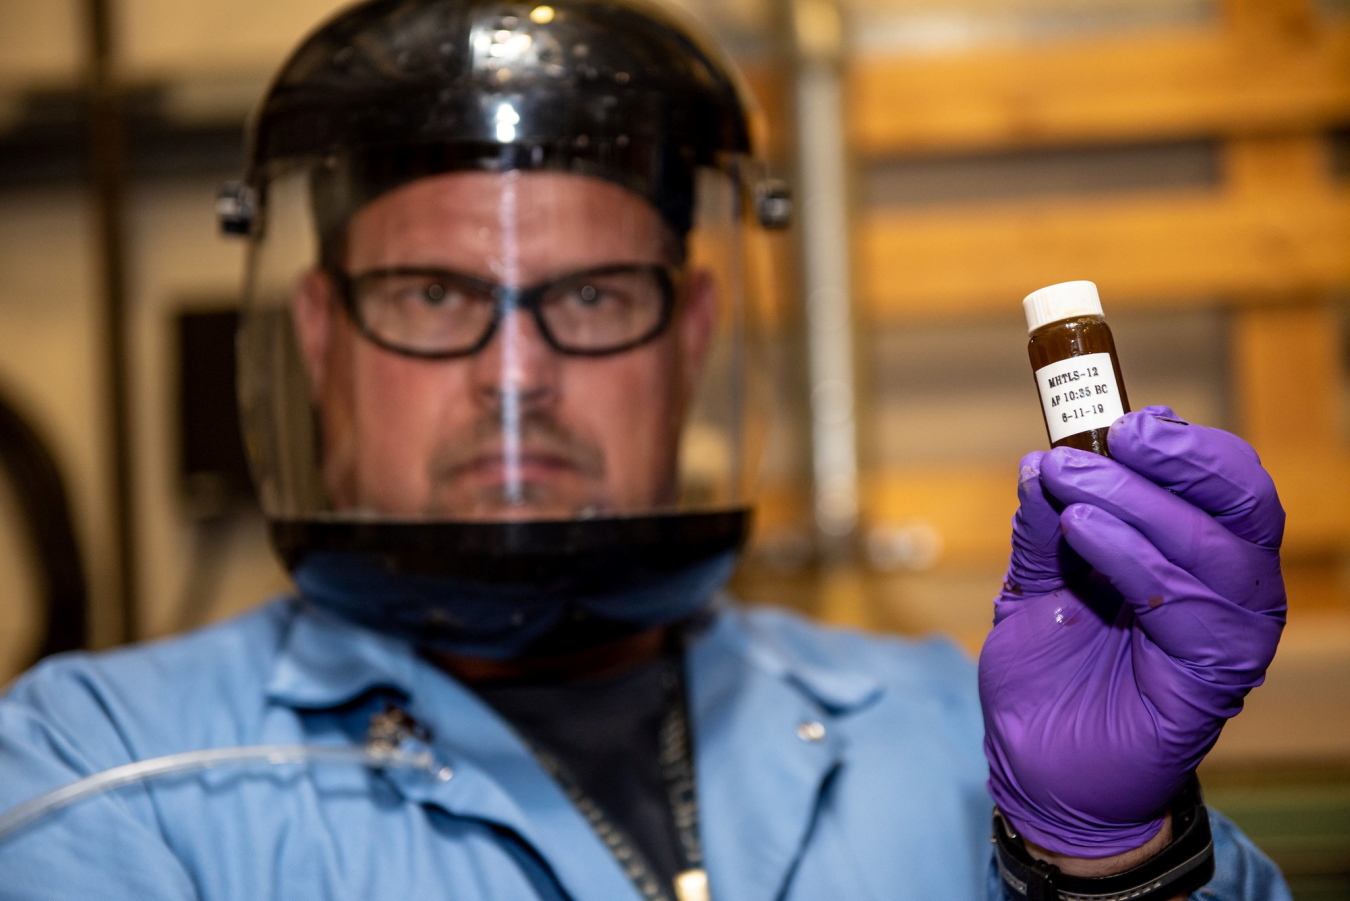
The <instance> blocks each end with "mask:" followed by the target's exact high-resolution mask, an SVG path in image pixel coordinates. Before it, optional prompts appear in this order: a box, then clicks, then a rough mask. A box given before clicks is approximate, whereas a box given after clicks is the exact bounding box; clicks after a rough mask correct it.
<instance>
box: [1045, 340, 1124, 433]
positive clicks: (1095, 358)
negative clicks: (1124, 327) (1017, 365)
mask: <svg viewBox="0 0 1350 901" xmlns="http://www.w3.org/2000/svg"><path fill="white" fill-rule="evenodd" d="M1036 388H1037V389H1039V391H1040V392H1041V406H1042V407H1043V408H1044V409H1045V422H1046V424H1047V425H1048V426H1049V427H1050V443H1051V444H1054V443H1055V442H1056V441H1058V440H1060V439H1061V438H1067V437H1069V436H1070V435H1077V434H1078V433H1079V432H1087V431H1091V430H1092V429H1104V428H1107V427H1108V426H1110V425H1111V423H1113V422H1115V421H1116V420H1117V419H1119V418H1120V417H1121V416H1124V415H1125V406H1124V405H1123V404H1122V403H1121V402H1120V387H1119V386H1118V385H1116V371H1115V369H1113V368H1112V367H1111V355H1110V354H1084V355H1083V356H1081V357H1069V358H1068V359H1067V360H1060V361H1059V362H1058V363H1051V364H1050V365H1049V366H1042V367H1041V368H1040V369H1037V370H1036Z"/></svg>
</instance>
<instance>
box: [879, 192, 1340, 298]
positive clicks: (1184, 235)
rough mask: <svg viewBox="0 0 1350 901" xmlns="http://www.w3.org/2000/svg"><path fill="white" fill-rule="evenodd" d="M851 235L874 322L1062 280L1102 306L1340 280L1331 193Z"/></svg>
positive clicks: (1000, 217) (1235, 197) (1013, 207)
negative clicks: (1096, 288)
mask: <svg viewBox="0 0 1350 901" xmlns="http://www.w3.org/2000/svg"><path fill="white" fill-rule="evenodd" d="M857 234H858V266H859V280H858V283H859V296H860V299H861V301H862V305H863V308H864V309H865V310H866V311H867V313H868V314H869V315H871V316H873V317H876V318H879V319H890V320H912V319H932V318H943V317H951V316H960V315H985V314H989V313H1005V314H1009V315H1011V314H1012V313H1015V312H1016V311H1017V310H1018V306H1017V303H1018V301H1020V300H1021V298H1022V297H1023V296H1024V295H1025V294H1026V293H1027V292H1028V291H1030V290H1034V289H1035V288H1038V287H1040V286H1042V285H1046V284H1050V283H1052V282H1056V281H1064V280H1067V279H1074V278H1090V279H1092V280H1093V281H1096V282H1097V283H1098V284H1099V285H1100V287H1101V289H1102V293H1103V295H1104V296H1105V297H1109V298H1110V303H1111V306H1112V308H1113V309H1120V308H1121V305H1122V304H1129V305H1150V304H1153V305H1158V304H1163V303H1169V304H1176V303H1195V302H1212V301H1211V300H1209V299H1210V298H1215V297H1220V296H1224V295H1228V296H1232V297H1238V296H1242V295H1252V294H1271V293H1283V292H1289V291H1291V290H1297V291H1307V290H1319V289H1328V288H1334V287H1337V286H1343V285H1345V284H1347V283H1350V253H1348V252H1347V250H1346V249H1347V248H1350V191H1346V190H1344V189H1341V190H1337V191H1328V192H1324V193H1317V194H1304V193H1303V192H1298V193H1297V194H1293V195H1291V196H1282V195H1280V194H1279V193H1272V194H1270V195H1262V196H1255V195H1246V194H1237V193H1224V192H1193V193H1192V192H1172V193H1165V194H1152V195H1148V196H1137V195H1136V196H1129V197H1124V198H1119V199H1096V200H1055V201H1038V202H1030V203H1016V204H998V205H990V206H980V207H964V208H959V209H957V208H944V209H938V210H932V211H903V212H900V211H885V212H874V213H871V214H868V215H866V216H864V217H863V218H862V221H861V223H860V227H859V229H858V233H857Z"/></svg>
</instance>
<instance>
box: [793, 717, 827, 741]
mask: <svg viewBox="0 0 1350 901" xmlns="http://www.w3.org/2000/svg"><path fill="white" fill-rule="evenodd" d="M797 737H798V738H800V739H801V740H802V741H820V740H821V739H822V738H824V737H825V725H824V724H823V723H818V722H816V721H815V720H807V721H806V722H804V723H802V724H801V725H800V726H798V727H797Z"/></svg>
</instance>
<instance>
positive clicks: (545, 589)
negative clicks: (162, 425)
mask: <svg viewBox="0 0 1350 901" xmlns="http://www.w3.org/2000/svg"><path fill="white" fill-rule="evenodd" d="M746 98H747V95H746V93H745V92H744V90H743V89H742V87H741V84H740V80H739V78H738V76H737V75H736V74H735V70H734V68H733V67H732V66H731V65H730V64H729V63H728V62H727V61H726V60H725V59H724V58H723V57H722V56H721V55H720V54H719V53H718V51H717V50H716V49H715V48H714V47H713V45H712V44H711V43H709V42H708V41H706V40H704V39H703V38H701V37H699V36H697V34H696V32H695V30H694V29H692V28H691V27H690V26H689V25H688V24H686V23H684V22H681V21H678V20H677V18H676V16H675V15H674V14H673V13H671V12H670V11H668V10H665V9H663V8H661V7H658V6H655V5H652V4H649V3H645V2H636V0H556V2H548V3H536V4H529V3H514V2H508V0H373V2H367V3H363V4H359V5H357V6H354V7H352V8H350V9H348V10H346V11H344V12H342V13H341V14H339V15H338V16H337V17H336V18H334V19H333V20H331V21H330V22H328V23H327V24H326V25H324V26H322V27H321V28H320V29H319V30H318V31H316V32H315V33H313V34H312V35H311V36H310V37H309V38H307V39H306V40H305V41H304V43H302V44H301V46H300V47H299V48H298V49H297V50H296V51H295V53H294V54H292V56H291V57H290V59H289V60H288V61H287V62H286V64H285V65H284V66H283V67H282V69H281V71H280V73H279V74H278V76H277V77H276V79H275V81H274V82H273V84H272V86H271V88H270V89H269V91H268V92H267V95H266V97H265V99H264V101H263V103H262V106H261V108H260V109H259V111H258V113H257V116H256V118H255V120H254V122H253V124H252V128H251V131H250V147H249V162H248V173H247V176H246V179H245V182H244V183H243V184H242V185H239V186H236V187H234V188H231V189H228V190H227V191H226V192H225V193H224V194H223V195H222V201H221V204H220V211H221V214H222V223H223V224H224V226H225V227H226V229H227V230H229V231H235V232H240V233H246V234H248V235H249V236H250V239H251V254H250V262H249V269H248V281H247V291H246V293H247V304H246V310H245V317H244V327H243V333H242V340H241V344H240V348H241V380H240V388H241V401H242V408H243V411H244V426H245V436H246V441H247V443H248V446H249V450H250V454H251V458H252V460H253V464H254V469H255V475H256V478H257V481H258V483H259V490H260V494H261V496H262V502H263V507H264V510H265V512H266V513H267V514H268V517H269V519H270V521H271V524H272V532H273V537H274V540H275V542H276V544H277V545H278V548H279V551H280V553H281V554H282V556H283V559H284V560H285V562H286V563H287V564H288V566H289V567H290V569H291V571H292V574H293V576H294V577H295V579H296V582H297V584H298V585H299V587H300V589H301V591H302V593H304V594H306V595H308V596H309V597H311V598H312V599H313V600H315V601H316V602H318V603H320V604H324V605H327V606H329V607H332V608H335V609H337V610H339V611H340V612H342V613H343V614H344V615H347V616H350V617H352V618H355V619H358V620H360V621H362V622H365V623H367V624H370V625H373V626H375V627H377V628H381V629H384V630H386V631H392V632H396V633H398V634H403V635H407V636H408V637H410V638H413V639H414V640H416V641H419V642H423V643H426V644H431V645H437V646H440V647H444V648H448V649H452V650H460V651H466V652H471V653H479V654H484V655H496V656H509V655H518V654H523V653H530V652H538V651H541V650H554V649H556V648H557V647H558V646H559V643H560V642H564V643H566V644H568V645H569V646H570V645H572V644H575V643H576V642H578V641H593V640H601V639H603V638H606V637H610V636H612V635H614V634H621V633H623V632H625V631H633V630H635V629H644V628H650V627H651V626H652V625H654V624H658V623H661V622H667V621H671V620H673V619H678V618H681V617H684V616H687V615H689V614H690V613H691V612H692V611H693V610H696V609H697V608H698V607H699V606H700V605H701V604H703V603H704V602H706V600H707V597H708V595H709V594H710V593H711V592H712V590H713V589H714V587H715V586H716V585H717V584H719V583H720V581H721V580H722V579H724V578H725V577H726V575H727V573H728V572H729V567H730V565H731V561H732V559H733V557H734V554H735V551H736V550H737V549H738V548H739V546H740V544H741V543H742V542H743V540H744V538H745V536H746V533H747V529H748V522H749V490H750V489H749V485H750V484H752V482H753V466H752V465H751V464H750V462H749V460H750V458H751V457H753V456H754V454H753V453H750V451H751V450H752V449H753V443H754V442H753V440H751V434H752V433H753V432H754V431H755V428H754V423H753V417H751V416H749V414H748V412H747V409H746V403H745V397H744V393H745V392H744V385H745V382H746V379H745V378H744V377H743V374H742V371H741V367H742V366H743V361H744V359H745V356H746V353H745V349H746V343H747V341H748V338H749V336H750V335H751V334H752V333H753V321H752V320H753V313H754V309H755V306H756V305H755V304H754V303H751V302H749V301H748V300H747V296H746V295H747V294H748V293H749V292H750V291H752V290H753V287H754V285H753V283H754V277H753V273H752V272H751V271H750V270H751V269H752V268H753V267H750V266H748V265H747V260H749V259H750V258H752V257H753V256H754V253H753V247H752V245H753V244H754V242H755V240H756V236H755V234H754V233H755V231H756V222H755V218H756V217H755V213H756V212H758V213H759V218H760V220H761V222H762V223H765V224H771V225H781V224H782V221H781V220H782V218H783V217H782V210H783V208H784V204H785V199H784V196H783V193H782V191H781V188H779V187H778V186H777V185H776V184H774V183H770V182H767V181H766V180H764V179H763V178H762V177H761V175H760V172H761V169H760V167H759V166H758V164H757V161H756V160H755V158H754V156H753V153H752V149H753V148H752V141H751V127H750V119H749V115H748V109H749V104H748V102H747V99H746ZM473 217H477V218H473ZM390 223H403V224H402V225H397V224H390ZM408 223H412V225H409V224H408ZM470 225H472V226H473V229H472V230H466V229H469V228H470ZM399 228H402V229H404V231H402V232H400V231H398V229H399ZM409 229H412V230H413V232H415V233H416V234H418V235H420V236H421V237H419V238H417V239H416V240H411V239H408V238H407V237H406V236H407V234H410V233H412V232H409V231H408V230H409ZM428 235H430V236H431V237H427V236H428ZM399 236H402V237H399ZM466 236H467V237H466ZM419 242H420V243H419ZM522 248H523V249H522ZM541 248H542V250H541ZM522 255H523V256H522ZM529 342H533V343H529ZM512 348H514V349H512ZM521 348H524V349H523V350H522V349H521ZM527 351H528V353H530V354H534V356H532V357H531V359H532V360H537V361H538V367H539V371H538V372H537V373H533V374H531V375H528V376H522V375H521V373H520V371H519V369H520V367H519V366H516V369H514V370H512V374H511V375H509V377H508V376H507V375H504V374H502V375H494V374H493V373H494V372H495V371H496V370H494V369H493V368H492V367H498V366H499V367H500V371H501V373H505V372H506V370H507V368H508V367H507V366H506V364H500V363H499V362H498V356H500V355H502V354H506V355H508V356H509V355H511V354H515V355H516V357H517V358H518V357H519V356H520V355H521V354H524V353H526V352H527ZM494 355H497V356H494ZM512 365H516V364H512ZM335 372H336V374H335ZM394 373H401V374H394ZM484 373H486V375H485V374H484ZM522 378H534V379H536V380H545V381H548V380H552V381H549V383H548V384H547V385H544V384H543V382H541V383H540V384H539V385H527V386H525V387H522V385H521V381H520V380H521V379H522ZM437 379H439V380H440V382H437V384H441V383H443V384H444V385H445V386H450V385H451V384H452V383H453V385H454V386H456V387H437V388H435V389H431V388H428V387H427V386H428V385H430V384H432V382H433V381H435V380H437ZM474 379H476V380H477V382H474V384H473V385H472V387H463V386H466V385H469V381H472V380H474ZM493 379H498V381H496V382H494V381H493ZM382 380H383V381H382ZM466 380H469V381H466ZM485 380H486V382H487V384H479V383H480V382H484V381H485ZM541 385H542V387H541ZM433 390H434V391H439V392H442V394H438V395H435V398H434V402H433V400H429V399H428V398H429V397H431V395H430V394H429V393H428V392H430V391H433ZM625 392H628V393H627V394H625ZM637 392H646V394H645V395H642V396H638V394H637ZM545 395H547V399H543V398H545ZM372 398H375V399H373V400H372ZM433 408H434V412H433ZM452 408H453V410H454V412H445V411H447V410H451V409H452ZM435 417H439V418H436V419H435V421H434V422H433V421H432V420H433V418H435ZM456 417H458V419H457V418H456ZM569 417H570V418H569ZM629 458H637V459H639V461H640V464H641V465H637V464H634V463H633V461H632V460H631V459H629ZM447 461H449V462H447ZM633 471H637V472H639V475H637V476H635V475H633ZM578 623H580V624H581V625H578Z"/></svg>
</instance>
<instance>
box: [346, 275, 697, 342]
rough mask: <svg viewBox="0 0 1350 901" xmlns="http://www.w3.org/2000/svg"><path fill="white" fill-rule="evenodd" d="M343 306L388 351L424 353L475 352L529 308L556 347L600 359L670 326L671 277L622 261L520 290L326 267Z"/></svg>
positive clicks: (461, 278) (462, 278) (468, 278)
mask: <svg viewBox="0 0 1350 901" xmlns="http://www.w3.org/2000/svg"><path fill="white" fill-rule="evenodd" d="M330 274H331V275H332V278H333V280H334V281H335V283H336V284H337V288H338V291H339V292H340V294H341V296H342V300H343V303H344V305H345V306H346V308H347V311H348V312H349V313H350V314H351V317H352V319H353V321H355V323H356V325H357V327H358V328H359V329H360V330H361V332H362V334H364V335H365V336H366V337H367V338H369V339H370V340H371V341H373V342H375V343H376V344H378V345H379V346H381V347H383V348H385V349H386V350H392V351H394V352H396V353H401V354H406V355H408V356H412V357H424V358H427V359H436V360H443V359H450V358H453V357H466V356H470V355H472V354H475V353H478V351H480V350H482V349H483V348H484V347H486V346H487V345H488V342H489V341H491V340H492V335H493V334H494V333H495V332H496V330H497V324H498V323H499V322H501V319H502V316H503V315H505V314H506V313H507V312H508V311H510V310H528V311H529V312H530V313H532V314H533V315H534V321H535V323H536V324H537V325H538V326H539V332H540V334H541V335H543V336H544V340H545V341H547V342H548V344H549V346H550V347H552V348H553V349H554V350H556V351H558V352H560V353H565V354H575V355H580V356H592V357H599V356H606V355H608V354H617V353H621V352H623V351H625V350H630V349H632V348H634V347H637V346H638V345H641V344H645V343H646V342H648V341H651V340H652V339H653V338H655V337H657V336H658V335H660V334H661V333H662V332H664V331H665V330H666V328H667V326H669V325H670V318H671V312H672V309H673V307H674V305H675V293H676V292H675V275H674V274H673V273H672V271H671V270H670V269H669V268H668V267H665V266H661V265H656V264H646V263H620V264H614V265H609V266H600V267H597V268H594V269H585V270H582V271H579V272H572V273H568V274H567V275H563V276H560V277H558V278H554V279H549V280H548V281H543V282H539V283H537V284H534V285H529V286H526V287H516V286H512V285H500V284H497V283H496V282H492V281H488V280H486V279H481V278H477V277H475V276H472V275H465V274H463V273H460V272H451V271H449V270H446V269H434V268H426V267H421V266H398V267H393V268H385V269H370V270H367V271H365V272H361V273H359V274H357V275H348V274H346V273H343V272H333V273H330Z"/></svg>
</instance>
